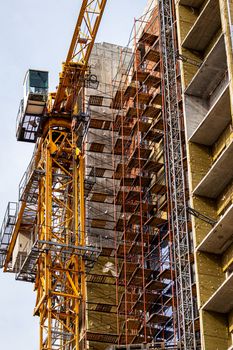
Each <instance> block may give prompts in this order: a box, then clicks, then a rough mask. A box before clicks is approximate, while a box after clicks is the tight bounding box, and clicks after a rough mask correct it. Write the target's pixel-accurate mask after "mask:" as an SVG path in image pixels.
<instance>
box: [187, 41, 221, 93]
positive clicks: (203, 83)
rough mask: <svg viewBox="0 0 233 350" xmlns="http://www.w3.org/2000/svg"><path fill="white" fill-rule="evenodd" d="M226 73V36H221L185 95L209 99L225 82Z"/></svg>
mask: <svg viewBox="0 0 233 350" xmlns="http://www.w3.org/2000/svg"><path fill="white" fill-rule="evenodd" d="M226 71H227V62H226V51H225V43H224V36H223V35H221V36H220V37H219V38H218V40H217V42H216V43H215V45H214V47H213V48H212V49H211V51H210V52H209V53H208V55H207V56H206V58H205V60H204V62H203V63H202V65H201V67H200V69H199V70H198V71H197V73H196V74H195V75H194V77H193V79H192V80H191V82H190V84H189V86H188V87H187V89H186V91H185V93H186V94H187V95H193V96H197V97H200V98H208V97H209V96H210V94H211V93H212V92H213V91H214V89H215V88H216V87H217V86H218V84H219V83H220V82H221V81H222V80H223V76H224V74H225V72H226Z"/></svg>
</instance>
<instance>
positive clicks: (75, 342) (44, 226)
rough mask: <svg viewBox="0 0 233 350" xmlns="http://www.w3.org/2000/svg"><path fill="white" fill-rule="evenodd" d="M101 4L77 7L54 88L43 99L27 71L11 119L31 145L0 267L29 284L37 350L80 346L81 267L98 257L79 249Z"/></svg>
mask: <svg viewBox="0 0 233 350" xmlns="http://www.w3.org/2000/svg"><path fill="white" fill-rule="evenodd" d="M106 1H107V0H83V1H82V5H81V9H80V13H79V16H78V20H77V23H76V27H75V30H74V34H73V38H72V41H71V44H70V48H69V51H68V54H67V58H66V61H65V63H63V66H62V72H61V73H60V77H59V85H58V88H57V91H56V92H55V93H51V94H48V72H45V71H36V70H29V71H28V72H27V74H26V77H25V80H24V98H23V100H22V101H21V103H20V108H19V113H18V119H17V135H16V136H17V140H18V141H24V142H32V143H35V149H34V153H33V157H32V160H31V162H30V164H29V166H28V169H27V171H26V173H25V175H24V177H23V179H22V181H21V183H20V191H19V192H20V193H19V203H9V205H8V208H7V212H6V216H5V219H4V222H3V226H2V236H1V246H0V257H1V258H0V264H1V267H3V269H4V271H5V272H13V273H15V274H16V279H18V280H22V281H28V282H33V283H35V290H36V292H37V297H36V306H35V309H34V315H37V316H39V320H40V340H39V341H40V346H39V348H40V350H55V349H56V350H57V349H66V350H69V349H79V348H82V347H83V346H84V343H85V332H84V329H85V298H86V291H85V265H86V264H87V262H88V261H90V260H91V261H92V260H93V259H95V257H96V256H97V255H98V252H99V250H98V249H96V248H93V247H88V246H87V245H86V242H85V205H84V154H83V149H82V139H83V136H84V133H85V128H86V125H87V119H88V117H87V116H86V115H85V113H84V104H83V102H82V95H83V93H84V92H83V91H84V88H85V87H87V86H96V85H97V84H98V82H97V78H96V77H95V76H93V75H91V73H90V70H89V68H88V60H89V57H90V54H91V51H92V48H93V45H94V41H95V38H96V34H97V31H98V28H99V25H100V22H101V18H102V15H103V12H104V9H105V5H106Z"/></svg>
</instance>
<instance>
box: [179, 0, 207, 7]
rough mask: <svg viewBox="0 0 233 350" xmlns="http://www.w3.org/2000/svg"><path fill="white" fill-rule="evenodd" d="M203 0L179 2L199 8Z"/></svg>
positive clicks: (182, 0)
mask: <svg viewBox="0 0 233 350" xmlns="http://www.w3.org/2000/svg"><path fill="white" fill-rule="evenodd" d="M204 1H205V0H180V2H179V4H180V5H184V6H190V7H194V8H199V7H201V5H202V4H203V2H204Z"/></svg>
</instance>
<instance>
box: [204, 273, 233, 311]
mask: <svg viewBox="0 0 233 350" xmlns="http://www.w3.org/2000/svg"><path fill="white" fill-rule="evenodd" d="M232 295H233V273H231V275H230V276H229V277H228V278H227V279H226V280H225V281H224V282H223V283H222V285H221V286H220V287H219V288H218V289H217V290H216V292H215V293H214V294H213V295H212V297H210V299H209V300H208V301H207V302H206V303H205V305H204V306H203V309H204V310H207V311H214V312H219V313H222V314H226V313H228V312H230V311H231V310H232V309H233V298H232Z"/></svg>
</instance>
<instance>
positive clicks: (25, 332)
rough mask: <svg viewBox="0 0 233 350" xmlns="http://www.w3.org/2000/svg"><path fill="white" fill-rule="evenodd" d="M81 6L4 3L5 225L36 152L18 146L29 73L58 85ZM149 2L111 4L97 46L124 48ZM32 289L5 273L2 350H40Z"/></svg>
mask: <svg viewBox="0 0 233 350" xmlns="http://www.w3.org/2000/svg"><path fill="white" fill-rule="evenodd" d="M80 4H81V0H40V1H32V0H20V1H19V0H8V1H0V32H1V36H0V47H1V55H0V67H1V69H0V81H1V85H0V100H1V137H0V164H1V173H0V176H1V181H0V195H1V197H0V222H1V221H2V219H3V215H4V212H5V210H6V206H7V203H8V201H16V200H17V197H18V184H19V181H20V179H21V177H22V175H23V172H24V171H25V170H26V167H27V165H28V163H29V161H30V158H31V153H32V149H33V147H32V146H31V145H30V144H27V143H17V142H16V139H15V120H16V115H17V110H18V106H19V102H20V99H21V98H22V94H23V90H22V83H23V79H24V75H25V72H26V71H27V69H28V68H35V69H36V68H38V69H45V70H49V71H50V86H51V89H54V87H55V86H56V84H57V82H58V72H59V70H60V67H61V62H62V61H63V60H64V59H65V57H66V53H67V50H68V47H69V43H70V40H71V36H72V33H73V28H74V25H75V22H76V19H77V15H78V12H79V7H80ZM145 5H146V0H108V3H107V8H106V11H105V14H104V17H103V20H102V23H101V28H100V30H99V34H98V38H97V41H106V42H112V43H115V44H119V45H125V44H127V42H128V37H129V33H130V30H131V28H132V25H133V20H134V17H136V18H137V17H139V16H140V15H141V14H142V11H143V9H144V7H145ZM34 302H35V293H33V285H31V284H27V283H22V282H17V281H15V280H14V276H12V275H6V274H3V273H2V271H0V348H1V349H7V350H15V349H17V350H36V349H38V333H39V327H38V319H37V318H35V317H33V316H32V312H33V308H34Z"/></svg>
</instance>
